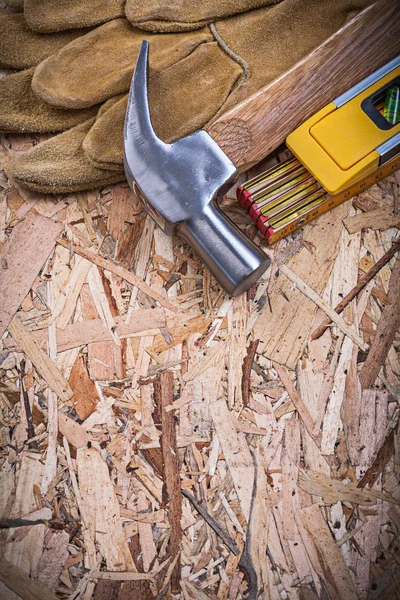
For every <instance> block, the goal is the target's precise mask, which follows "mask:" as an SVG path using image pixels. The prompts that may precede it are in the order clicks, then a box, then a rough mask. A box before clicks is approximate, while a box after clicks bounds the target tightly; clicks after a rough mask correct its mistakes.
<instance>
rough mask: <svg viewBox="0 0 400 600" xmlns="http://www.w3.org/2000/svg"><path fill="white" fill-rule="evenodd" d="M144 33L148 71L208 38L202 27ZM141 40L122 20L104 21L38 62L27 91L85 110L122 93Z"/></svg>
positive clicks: (125, 88) (53, 102) (129, 76)
mask: <svg viewBox="0 0 400 600" xmlns="http://www.w3.org/2000/svg"><path fill="white" fill-rule="evenodd" d="M146 37H147V39H149V41H150V43H151V56H150V68H151V69H152V70H153V71H159V70H161V69H164V68H166V67H167V66H169V65H171V64H173V63H174V62H176V61H178V60H180V59H181V58H183V57H184V56H187V55H188V54H190V53H191V52H192V51H193V50H194V49H195V48H196V46H198V45H199V44H201V43H203V42H204V41H209V40H210V39H212V35H211V33H210V32H209V31H208V30H207V29H203V30H198V31H194V32H190V33H187V34H182V33H181V34H178V33H171V34H165V35H162V36H161V35H157V34H152V35H151V34H150V35H148V36H146ZM142 40H143V32H141V31H140V30H138V29H134V28H133V27H132V26H131V24H130V23H129V21H128V20H127V19H117V20H115V21H112V22H111V23H106V24H105V25H102V26H101V27H98V28H97V29H94V30H93V31H91V32H90V33H88V34H86V35H85V36H82V37H80V38H78V39H76V40H74V41H73V42H71V43H70V44H68V45H67V46H65V47H64V48H62V49H61V50H60V51H59V52H57V53H56V54H53V55H52V56H49V58H47V59H46V60H45V61H43V62H42V63H41V64H40V65H38V67H36V71H35V75H34V77H33V81H32V87H33V90H34V92H35V93H36V94H37V95H38V96H39V97H40V98H41V99H42V100H44V101H45V102H48V103H49V104H52V105H53V106H58V107H60V108H85V107H87V106H92V105H93V104H98V103H99V102H103V101H104V100H106V99H107V98H110V97H111V96H116V95H117V94H120V93H123V92H126V91H127V90H128V89H129V85H130V81H131V78H132V71H133V69H134V66H135V62H136V57H137V54H138V52H139V48H140V45H141V43H142Z"/></svg>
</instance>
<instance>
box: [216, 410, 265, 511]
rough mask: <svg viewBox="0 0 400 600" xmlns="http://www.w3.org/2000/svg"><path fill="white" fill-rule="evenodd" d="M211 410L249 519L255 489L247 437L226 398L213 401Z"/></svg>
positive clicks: (237, 490) (219, 438)
mask: <svg viewBox="0 0 400 600" xmlns="http://www.w3.org/2000/svg"><path fill="white" fill-rule="evenodd" d="M210 412H211V416H212V419H213V422H214V426H215V430H216V432H217V435H218V440H219V443H220V445H221V447H222V450H223V452H224V456H225V460H226V462H227V465H228V468H229V471H230V474H231V477H232V479H233V483H234V485H235V489H236V492H237V495H238V496H239V501H240V505H241V509H242V512H243V514H244V516H245V518H246V520H247V521H248V519H249V515H250V506H251V497H252V491H253V481H254V463H253V460H252V458H251V454H250V450H249V447H248V445H247V442H246V438H245V436H244V434H243V433H238V432H237V430H236V427H235V424H234V421H233V419H234V417H233V416H232V414H231V412H230V411H229V409H228V407H227V405H226V402H225V400H223V399H219V400H215V401H211V402H210Z"/></svg>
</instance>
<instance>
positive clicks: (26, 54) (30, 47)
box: [0, 13, 87, 69]
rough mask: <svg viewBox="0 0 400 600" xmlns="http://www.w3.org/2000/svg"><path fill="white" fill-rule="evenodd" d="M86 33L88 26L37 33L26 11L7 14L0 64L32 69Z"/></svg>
mask: <svg viewBox="0 0 400 600" xmlns="http://www.w3.org/2000/svg"><path fill="white" fill-rule="evenodd" d="M85 33H87V30H85V29H72V30H69V31H63V32H61V33H53V34H51V33H47V34H42V33H35V32H34V31H32V30H31V29H29V27H28V25H27V24H26V21H25V17H24V15H23V14H20V13H18V14H12V15H6V16H5V17H3V18H2V19H1V20H0V67H6V68H7V69H29V68H30V67H34V66H36V65H38V64H39V63H40V62H41V61H42V60H44V59H45V58H47V57H48V56H50V54H54V52H58V50H60V49H61V48H62V47H63V46H66V45H67V44H69V43H70V42H72V41H73V40H74V39H76V38H77V37H79V36H81V35H85Z"/></svg>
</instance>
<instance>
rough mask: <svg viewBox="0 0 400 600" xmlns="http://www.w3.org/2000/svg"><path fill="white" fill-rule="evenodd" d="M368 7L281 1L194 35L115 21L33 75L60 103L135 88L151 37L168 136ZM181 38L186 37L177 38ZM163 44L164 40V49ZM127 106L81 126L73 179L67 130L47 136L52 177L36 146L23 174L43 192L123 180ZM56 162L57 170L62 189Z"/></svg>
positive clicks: (154, 93) (363, 1)
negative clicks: (100, 179)
mask: <svg viewBox="0 0 400 600" xmlns="http://www.w3.org/2000/svg"><path fill="white" fill-rule="evenodd" d="M369 3H370V1H369V0H352V1H350V0H337V1H336V2H331V1H330V0H307V2H304V0H284V1H283V2H281V3H280V4H277V5H273V6H269V7H265V8H261V9H258V10H254V11H250V12H248V13H244V14H242V15H238V16H235V17H232V18H229V19H224V20H221V21H219V22H218V23H216V25H213V26H212V27H211V28H210V29H208V28H204V29H200V30H197V31H196V32H192V33H190V34H162V35H160V34H145V35H143V32H142V34H140V32H139V31H138V30H137V29H134V28H130V29H129V25H128V23H127V22H126V20H117V21H114V22H112V23H108V24H106V25H103V26H102V27H99V28H98V29H96V30H95V31H92V32H90V33H88V34H87V35H86V36H83V37H81V38H78V39H76V40H74V41H73V42H71V44H69V45H68V46H66V47H65V48H63V49H62V50H60V51H59V52H58V53H56V54H55V55H52V56H50V57H49V58H48V59H46V60H45V61H44V62H43V63H41V64H40V65H39V67H37V69H36V72H35V75H34V78H33V89H34V91H35V92H36V93H37V94H38V95H39V96H40V98H41V99H42V100H45V101H46V102H50V103H51V104H52V105H54V106H59V107H76V108H78V107H87V106H90V105H91V104H95V103H98V102H101V101H103V100H105V99H106V98H108V97H111V96H115V95H116V94H119V93H122V92H124V91H126V90H127V89H128V87H129V83H130V79H131V76H132V71H133V67H134V62H135V59H136V55H137V51H138V49H139V46H140V42H141V39H142V38H143V37H145V38H146V39H149V41H150V103H151V110H152V119H153V122H154V126H155V129H156V131H157V132H158V133H159V135H160V136H161V137H164V139H165V140H167V141H171V140H172V139H175V138H176V137H180V136H181V135H186V134H187V133H190V132H191V131H193V130H194V129H197V128H199V127H202V126H204V125H206V124H207V123H210V122H212V120H213V119H214V118H216V116H218V115H219V114H220V113H221V112H223V111H225V110H226V109H227V108H230V107H231V106H233V105H234V104H236V103H237V102H239V101H241V100H243V99H244V98H246V97H248V96H249V95H250V94H252V93H254V92H255V91H257V90H258V89H260V88H261V87H262V86H264V85H266V84H267V83H269V82H270V81H272V80H273V79H275V78H276V77H277V76H279V75H280V74H281V73H282V72H284V71H286V70H287V69H289V68H290V67H292V66H293V65H294V64H295V63H296V62H297V61H298V60H300V59H301V58H303V57H304V56H305V55H306V54H307V53H308V52H310V51H311V50H312V49H313V48H315V47H316V46H317V45H318V44H320V43H322V42H323V41H324V40H325V39H326V38H327V37H329V35H331V34H332V33H334V32H335V31H336V30H337V29H339V28H340V27H341V26H342V25H343V24H344V23H345V22H346V20H347V19H348V18H349V17H351V16H353V14H355V12H358V11H359V10H360V9H362V8H363V7H364V6H366V5H367V4H369ZM100 30H101V31H100ZM186 36H188V37H186ZM196 36H197V37H196ZM181 37H182V39H184V40H185V41H184V42H179V43H178V38H181ZM161 40H167V43H166V45H165V46H164V45H163V43H162V41H161ZM121 41H122V43H121ZM183 48H184V49H185V50H183ZM104 56H107V60H104V58H103V57H104ZM124 102H125V100H124V99H121V100H120V101H119V102H118V103H117V104H115V105H114V106H113V107H112V108H110V109H109V110H108V111H106V112H103V113H102V115H101V116H100V115H99V118H98V120H97V121H96V123H94V124H93V126H91V127H89V128H88V129H87V130H86V133H85V135H83V129H80V130H79V135H80V139H81V144H82V145H81V147H80V149H79V152H78V150H77V149H76V151H75V154H74V156H75V160H76V162H79V168H80V175H79V177H76V178H75V179H74V169H73V168H70V172H71V175H68V178H67V177H65V179H64V180H62V172H63V170H62V169H61V168H59V166H60V165H61V164H62V163H63V161H64V156H65V149H64V147H63V146H64V144H65V143H67V141H68V139H69V138H68V135H67V134H68V133H69V132H66V133H65V134H62V135H60V136H57V137H56V138H53V139H52V140H48V141H47V142H46V144H47V147H46V148H47V150H46V152H47V154H46V160H47V163H46V169H47V170H46V173H44V169H43V165H42V163H41V162H40V160H39V158H40V146H38V147H36V148H35V149H34V150H35V151H36V154H31V153H29V159H28V158H25V156H24V155H22V156H21V157H20V158H18V160H16V161H15V162H14V166H13V169H14V176H15V177H16V179H18V181H19V183H21V184H22V185H26V186H27V187H32V188H33V189H36V190H39V191H40V189H42V191H48V189H49V186H52V185H53V189H54V190H55V191H59V190H61V189H62V190H63V191H66V190H77V189H89V188H90V187H93V185H94V183H95V181H97V179H96V177H93V175H92V171H91V169H93V168H96V169H97V170H101V169H98V167H102V169H104V170H106V171H108V172H109V171H114V176H117V174H118V175H119V176H121V174H122V131H123V121H124ZM61 138H62V140H61ZM74 139H77V138H76V137H75V138H74ZM60 140H61V141H62V144H61V143H60ZM68 143H69V142H68ZM75 148H76V146H75ZM50 150H51V151H50ZM26 156H28V155H26ZM83 157H84V158H83ZM70 159H71V157H69V160H70ZM28 160H29V165H28V166H29V168H27V165H26V161H28ZM51 164H53V166H54V169H55V170H57V173H58V174H59V175H58V178H57V186H58V187H56V188H54V183H53V182H52V178H51V176H52V169H51V168H50V165H51ZM70 166H71V163H70ZM85 169H87V172H88V176H87V178H85V176H84V171H85ZM118 169H121V172H120V173H118V171H117V170H118ZM46 178H47V179H46ZM40 186H41V187H40Z"/></svg>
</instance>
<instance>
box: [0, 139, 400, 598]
mask: <svg viewBox="0 0 400 600" xmlns="http://www.w3.org/2000/svg"><path fill="white" fill-rule="evenodd" d="M4 139H5V138H3V141H4ZM23 140H25V141H23ZM34 141H35V140H32V139H31V138H29V137H25V138H23V139H20V138H16V137H15V136H9V138H8V139H7V143H8V144H9V146H10V151H11V152H14V151H16V150H15V148H19V147H20V146H18V144H22V143H23V144H24V147H25V146H29V145H30V144H31V143H33V142H34ZM269 160H270V161H276V160H277V158H276V155H275V156H273V157H270V158H269ZM252 174H254V173H252ZM4 182H6V183H5V184H4V185H6V186H8V187H7V188H5V191H2V192H0V197H1V198H2V199H1V203H0V206H1V207H3V208H4V210H3V208H2V210H3V212H2V213H1V215H2V219H1V220H0V226H1V230H0V240H3V242H0V244H2V246H1V247H0V252H1V256H3V257H4V256H5V257H6V261H7V265H12V272H11V271H10V272H7V269H6V270H5V273H2V272H1V270H0V280H1V277H3V278H4V277H6V278H7V285H6V286H5V287H3V288H1V289H0V310H1V309H3V307H5V308H4V310H5V311H6V312H5V313H2V314H5V315H6V317H7V318H6V319H5V322H4V328H3V329H4V331H3V332H2V337H1V349H0V484H1V487H2V495H1V499H0V510H1V515H0V517H1V527H2V528H4V529H0V551H1V553H2V555H3V557H4V558H3V559H2V560H1V561H0V586H1V590H0V595H1V597H2V598H3V597H4V598H7V599H8V598H12V600H16V599H17V596H16V595H17V594H18V595H19V596H20V597H22V598H35V599H39V598H43V599H47V598H48V599H49V600H50V599H52V600H54V599H55V598H59V599H60V600H68V598H71V599H72V598H73V599H76V600H77V599H78V598H79V599H80V600H90V599H93V600H111V599H114V598H116V599H117V600H128V599H129V600H151V599H153V598H154V599H157V598H160V599H161V598H166V599H167V600H228V599H229V600H244V599H245V598H251V599H256V598H258V600H281V599H284V598H288V599H289V600H304V599H306V600H308V599H312V600H316V599H318V600H326V599H327V598H328V597H329V598H330V599H332V600H333V599H335V600H336V598H338V599H341V600H381V598H385V600H386V599H387V600H392V599H393V600H395V599H397V596H396V594H397V593H398V582H399V577H400V575H399V566H398V557H397V555H398V551H397V550H398V546H399V543H400V540H399V537H400V516H399V515H400V487H399V469H400V467H399V464H400V461H399V458H400V456H399V454H400V451H399V448H400V442H399V425H398V419H399V408H398V401H399V398H400V380H399V374H400V360H399V359H400V357H399V348H400V337H399V331H398V314H399V311H398V298H399V294H398V290H399V285H400V281H399V277H400V274H399V273H400V271H399V260H400V259H399V254H398V249H399V247H400V244H399V243H398V239H399V232H398V229H396V228H393V227H392V228H390V229H386V228H385V229H384V228H383V227H382V226H380V227H377V228H376V227H374V228H373V229H372V228H367V229H366V228H365V226H366V225H365V224H368V223H370V219H371V214H370V213H371V212H372V213H374V211H377V210H381V209H384V210H388V208H387V207H390V209H393V210H394V209H395V208H394V207H395V204H396V198H398V191H399V190H398V185H397V180H396V177H391V178H389V179H388V180H386V181H383V182H381V183H380V184H379V185H378V186H375V187H374V188H372V189H371V190H367V191H366V192H364V193H363V194H362V196H360V197H359V198H358V199H354V201H353V202H348V203H347V204H345V205H343V206H342V207H339V208H338V209H336V210H335V211H334V212H332V213H330V214H327V215H325V216H324V217H322V218H321V219H320V220H318V221H316V222H314V223H313V224H312V225H311V226H308V227H307V228H306V229H304V230H303V231H300V232H298V233H296V234H295V236H294V237H291V238H287V239H286V240H284V241H282V242H281V243H279V244H278V245H276V246H275V247H272V248H270V249H267V248H265V245H264V241H263V240H261V238H259V237H258V236H257V234H256V232H255V229H254V226H253V224H252V223H251V222H250V219H249V218H247V216H246V215H245V214H244V213H243V211H242V210H241V209H239V207H238V206H237V204H236V202H235V201H234V200H233V198H234V194H232V193H230V195H229V197H227V198H225V199H224V204H225V207H226V210H227V211H228V212H229V213H230V214H231V215H232V217H233V218H234V219H235V220H236V221H237V222H238V224H239V226H240V227H241V228H243V230H244V231H245V232H246V233H247V234H248V235H250V236H252V237H254V238H255V240H256V242H257V243H258V244H260V245H261V246H262V247H264V248H265V249H267V250H268V251H269V252H270V253H271V258H272V267H271V269H270V270H269V271H268V272H267V273H266V274H265V276H264V277H263V278H262V279H261V280H260V281H259V282H258V283H257V285H255V286H254V287H253V288H252V289H251V290H249V292H248V293H246V294H243V295H242V296H241V297H239V298H236V299H235V300H232V299H231V298H228V297H226V296H225V294H224V293H223V292H222V291H221V289H220V288H219V286H218V285H217V283H216V282H215V281H214V280H213V279H212V278H211V277H210V275H209V273H208V272H207V271H205V270H204V268H203V267H202V265H201V264H200V262H199V260H198V258H197V257H196V256H195V255H194V254H193V253H192V251H191V250H190V248H189V247H188V246H186V245H185V244H184V242H183V241H182V240H180V239H178V238H174V239H171V238H167V237H165V236H164V235H163V233H162V232H161V231H160V230H158V229H157V228H155V227H154V224H153V223H152V222H151V221H149V219H148V218H146V217H145V216H144V214H142V213H141V212H140V207H139V206H138V205H137V203H136V200H135V199H134V198H133V197H132V196H131V194H130V192H129V190H128V188H126V187H124V186H117V187H115V188H106V189H103V190H102V191H101V192H96V191H95V192H91V193H88V194H82V195H71V196H66V197H64V198H63V199H62V200H60V201H59V200H56V199H54V198H51V197H46V198H41V197H38V196H37V195H36V196H34V197H27V198H23V197H22V196H21V195H20V193H19V191H18V190H17V189H16V188H14V187H13V185H12V183H11V182H8V181H7V179H6V178H5V176H4ZM375 214H376V213H375ZM43 215H45V216H43ZM351 219H353V220H354V219H357V222H358V223H363V225H362V226H361V228H360V227H357V231H354V232H353V233H351V232H349V228H348V227H347V228H346V224H347V225H348V224H349V223H350V222H351V221H350V220H351ZM353 222H355V221H353ZM380 225H381V222H380ZM21 232H25V233H24V236H25V237H24V239H23V243H19V241H21V239H22V238H21V236H22V234H21ZM25 234H26V235H25ZM13 240H14V241H13ZM15 240H17V242H18V243H16V242H15ZM18 240H19V241H18ZM395 240H397V245H396V246H395V248H394V249H393V250H392V244H393V242H394V241H395ZM31 252H32V253H34V257H32V260H30V259H29V256H30V253H31ZM380 259H382V260H381V261H380V263H378V261H379V260H380ZM377 263H378V266H376V265H377ZM4 264H5V263H2V265H3V266H4ZM0 267H1V265H0ZM371 269H372V274H373V275H372V276H371V277H366V273H371ZM3 281H4V279H3ZM354 290H356V293H353V292H354ZM337 307H339V308H337ZM335 309H336V312H335ZM321 324H322V325H323V327H322V335H320V333H321V332H320V333H318V331H319V330H320V325H321ZM317 334H318V335H317Z"/></svg>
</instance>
